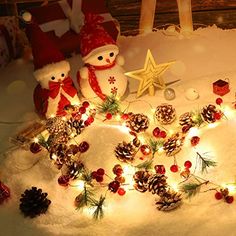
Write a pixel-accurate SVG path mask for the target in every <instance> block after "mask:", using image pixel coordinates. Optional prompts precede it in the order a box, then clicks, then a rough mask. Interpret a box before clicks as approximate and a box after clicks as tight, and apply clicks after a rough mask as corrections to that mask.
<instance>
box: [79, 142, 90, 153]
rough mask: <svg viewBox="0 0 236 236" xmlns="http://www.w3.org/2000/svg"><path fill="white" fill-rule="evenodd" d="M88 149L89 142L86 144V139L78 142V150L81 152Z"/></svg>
mask: <svg viewBox="0 0 236 236" xmlns="http://www.w3.org/2000/svg"><path fill="white" fill-rule="evenodd" d="M88 149H89V144H88V143H87V142H86V141H84V142H82V143H80V145H79V151H80V152H81V153H83V152H86V151H88Z"/></svg>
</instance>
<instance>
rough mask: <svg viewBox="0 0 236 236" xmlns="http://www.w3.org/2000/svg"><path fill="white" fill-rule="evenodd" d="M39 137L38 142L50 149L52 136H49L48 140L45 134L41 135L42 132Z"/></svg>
mask: <svg viewBox="0 0 236 236" xmlns="http://www.w3.org/2000/svg"><path fill="white" fill-rule="evenodd" d="M37 138H38V143H39V144H40V145H41V146H42V147H44V148H46V149H47V150H49V149H50V145H51V139H50V136H49V138H48V139H47V140H46V139H45V137H44V136H43V135H41V134H40V135H39V136H38V137H37Z"/></svg>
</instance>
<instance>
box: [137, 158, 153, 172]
mask: <svg viewBox="0 0 236 236" xmlns="http://www.w3.org/2000/svg"><path fill="white" fill-rule="evenodd" d="M135 168H137V169H145V170H150V169H152V168H153V160H148V161H145V162H143V163H141V164H138V165H137V166H135Z"/></svg>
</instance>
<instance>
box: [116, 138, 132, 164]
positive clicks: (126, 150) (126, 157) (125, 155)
mask: <svg viewBox="0 0 236 236" xmlns="http://www.w3.org/2000/svg"><path fill="white" fill-rule="evenodd" d="M115 154H116V157H117V158H118V160H120V161H122V162H132V161H133V160H134V156H135V154H136V149H135V147H134V145H133V144H132V143H126V142H122V143H119V144H118V146H117V147H116V149H115Z"/></svg>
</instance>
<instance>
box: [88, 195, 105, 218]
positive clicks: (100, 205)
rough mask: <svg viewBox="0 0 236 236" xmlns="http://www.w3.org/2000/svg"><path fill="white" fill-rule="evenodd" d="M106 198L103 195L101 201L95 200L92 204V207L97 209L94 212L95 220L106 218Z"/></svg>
mask: <svg viewBox="0 0 236 236" xmlns="http://www.w3.org/2000/svg"><path fill="white" fill-rule="evenodd" d="M105 199H106V197H105V196H103V195H101V196H100V198H99V200H93V202H92V203H91V207H95V208H96V209H95V211H94V212H93V218H94V219H95V220H98V219H102V218H103V216H104V210H103V207H104V202H105Z"/></svg>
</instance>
